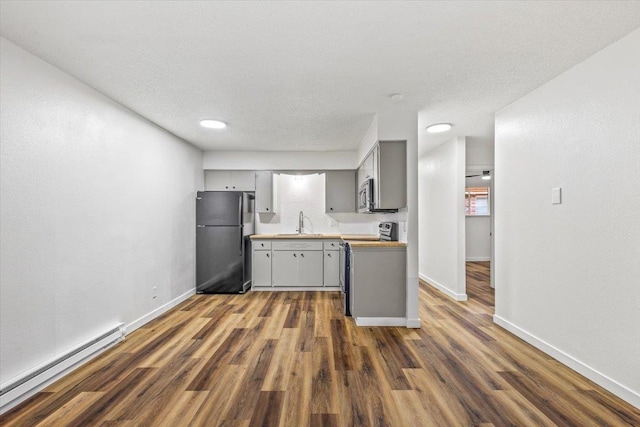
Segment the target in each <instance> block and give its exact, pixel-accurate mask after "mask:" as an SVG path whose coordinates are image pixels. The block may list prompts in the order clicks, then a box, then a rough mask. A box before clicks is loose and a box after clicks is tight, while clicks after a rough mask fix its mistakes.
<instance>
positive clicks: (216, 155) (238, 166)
mask: <svg viewBox="0 0 640 427" xmlns="http://www.w3.org/2000/svg"><path fill="white" fill-rule="evenodd" d="M203 167H204V169H219V170H220V169H221V170H225V169H231V170H341V169H346V170H349V169H356V168H357V167H358V159H357V152H356V151H355V150H353V151H205V152H204V158H203Z"/></svg>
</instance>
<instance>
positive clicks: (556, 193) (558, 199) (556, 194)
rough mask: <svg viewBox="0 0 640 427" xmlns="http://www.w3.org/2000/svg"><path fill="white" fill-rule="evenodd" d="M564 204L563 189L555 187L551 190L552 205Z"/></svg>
mask: <svg viewBox="0 0 640 427" xmlns="http://www.w3.org/2000/svg"><path fill="white" fill-rule="evenodd" d="M560 203H562V188H561V187H555V188H552V189H551V204H552V205H559V204H560Z"/></svg>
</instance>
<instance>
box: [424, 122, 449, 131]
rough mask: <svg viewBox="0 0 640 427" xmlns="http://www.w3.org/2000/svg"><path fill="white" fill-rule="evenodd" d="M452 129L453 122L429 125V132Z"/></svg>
mask: <svg viewBox="0 0 640 427" xmlns="http://www.w3.org/2000/svg"><path fill="white" fill-rule="evenodd" d="M449 129H451V123H436V124H434V125H431V126H427V132H429V133H440V132H446V131H448V130H449Z"/></svg>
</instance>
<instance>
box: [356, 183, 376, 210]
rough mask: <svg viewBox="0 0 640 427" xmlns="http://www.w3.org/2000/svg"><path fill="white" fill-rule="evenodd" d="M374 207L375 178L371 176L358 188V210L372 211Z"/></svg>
mask: <svg viewBox="0 0 640 427" xmlns="http://www.w3.org/2000/svg"><path fill="white" fill-rule="evenodd" d="M373 207H374V205H373V178H369V179H367V180H365V182H363V183H362V185H361V186H360V189H359V190H358V212H359V213H370V212H371V211H372V209H373Z"/></svg>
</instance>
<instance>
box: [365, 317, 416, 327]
mask: <svg viewBox="0 0 640 427" xmlns="http://www.w3.org/2000/svg"><path fill="white" fill-rule="evenodd" d="M355 321H356V326H406V325H407V319H406V317H356V318H355Z"/></svg>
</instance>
